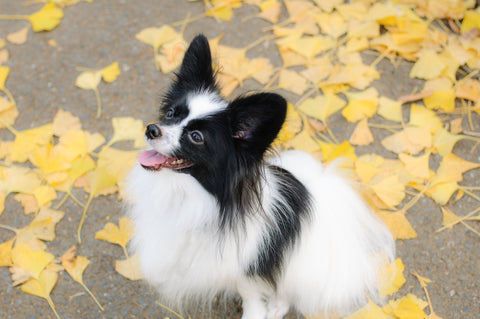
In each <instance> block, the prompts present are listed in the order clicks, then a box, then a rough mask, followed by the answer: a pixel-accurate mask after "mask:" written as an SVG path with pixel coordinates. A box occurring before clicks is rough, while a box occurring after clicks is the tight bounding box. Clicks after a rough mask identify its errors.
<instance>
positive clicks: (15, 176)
mask: <svg viewBox="0 0 480 319" xmlns="http://www.w3.org/2000/svg"><path fill="white" fill-rule="evenodd" d="M2 175H3V176H2V180H1V181H0V190H2V191H4V192H5V193H7V194H9V193H23V194H30V195H33V192H34V191H35V189H37V187H39V186H40V185H41V184H42V181H41V178H40V176H39V175H38V173H37V172H36V171H34V170H32V169H29V168H27V167H21V166H10V167H6V168H5V169H3V170H2Z"/></svg>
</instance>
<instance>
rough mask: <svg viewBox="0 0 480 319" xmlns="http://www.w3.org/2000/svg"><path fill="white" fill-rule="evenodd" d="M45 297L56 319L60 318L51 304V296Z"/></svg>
mask: <svg viewBox="0 0 480 319" xmlns="http://www.w3.org/2000/svg"><path fill="white" fill-rule="evenodd" d="M45 299H47V302H48V305H49V306H50V308H52V310H53V312H54V313H55V316H56V317H57V319H61V318H60V316H59V314H58V313H57V310H56V309H55V305H54V304H53V301H52V298H50V296H46V298H45Z"/></svg>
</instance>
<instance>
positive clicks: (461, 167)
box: [432, 153, 480, 184]
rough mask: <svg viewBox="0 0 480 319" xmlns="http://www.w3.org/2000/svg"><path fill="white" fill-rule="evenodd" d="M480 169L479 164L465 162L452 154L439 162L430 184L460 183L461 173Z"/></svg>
mask: <svg viewBox="0 0 480 319" xmlns="http://www.w3.org/2000/svg"><path fill="white" fill-rule="evenodd" d="M478 167H480V164H479V163H474V162H469V161H466V160H464V159H462V158H460V157H458V156H456V155H454V154H452V153H449V154H447V155H445V156H444V157H443V159H442V161H441V162H440V166H439V167H438V170H437V175H435V177H434V178H433V179H432V184H436V183H443V182H460V181H461V180H462V179H463V176H462V175H463V173H465V172H467V171H469V170H472V169H476V168H478Z"/></svg>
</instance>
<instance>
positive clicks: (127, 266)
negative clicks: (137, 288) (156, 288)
mask: <svg viewBox="0 0 480 319" xmlns="http://www.w3.org/2000/svg"><path fill="white" fill-rule="evenodd" d="M115 271H116V272H118V273H119V274H121V275H122V276H123V277H125V278H128V279H130V280H140V279H143V274H142V272H141V270H140V260H139V256H138V255H134V256H133V257H130V258H127V259H124V260H117V261H116V262H115Z"/></svg>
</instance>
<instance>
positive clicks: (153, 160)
mask: <svg viewBox="0 0 480 319" xmlns="http://www.w3.org/2000/svg"><path fill="white" fill-rule="evenodd" d="M168 159H170V157H168V156H165V155H162V154H160V153H158V152H157V151H155V150H146V151H143V152H141V153H140V155H139V156H138V161H139V162H140V164H142V165H143V166H155V165H157V164H163V163H165V162H166V161H167V160H168Z"/></svg>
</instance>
